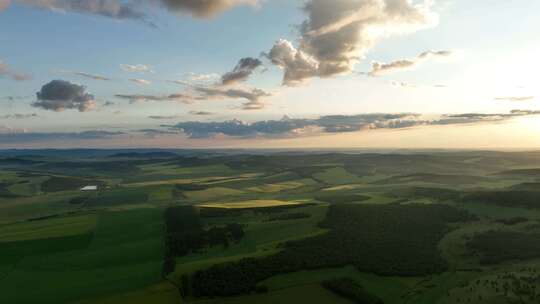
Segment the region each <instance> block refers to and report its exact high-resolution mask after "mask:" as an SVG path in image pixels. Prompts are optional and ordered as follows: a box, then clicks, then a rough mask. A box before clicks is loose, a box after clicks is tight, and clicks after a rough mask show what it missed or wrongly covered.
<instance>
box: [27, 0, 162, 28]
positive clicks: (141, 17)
mask: <svg viewBox="0 0 540 304" xmlns="http://www.w3.org/2000/svg"><path fill="white" fill-rule="evenodd" d="M17 2H18V3H21V4H24V5H28V6H33V7H37V8H41V9H48V10H52V11H60V12H75V13H81V14H92V15H99V16H103V17H108V18H113V19H119V20H129V19H131V20H138V21H142V22H145V23H147V24H150V25H153V24H152V23H151V22H149V21H148V20H147V16H146V14H145V13H144V12H143V11H142V10H139V8H138V7H137V6H136V5H135V3H136V1H120V0H17Z"/></svg>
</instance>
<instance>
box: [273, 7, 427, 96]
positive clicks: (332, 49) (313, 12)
mask: <svg viewBox="0 0 540 304" xmlns="http://www.w3.org/2000/svg"><path fill="white" fill-rule="evenodd" d="M431 2H432V1H428V0H425V1H423V2H422V3H413V2H412V1H410V0H333V1H328V0H309V1H307V2H306V4H305V6H304V9H303V10H304V12H305V13H306V14H307V20H305V21H304V22H303V23H302V24H301V26H300V39H299V44H298V47H295V46H293V44H292V43H290V42H289V41H287V40H284V39H281V40H278V41H277V42H276V44H275V45H274V46H273V47H272V49H271V50H270V51H269V52H268V53H265V54H264V55H265V56H266V57H267V58H268V59H269V60H270V61H271V62H272V63H273V64H275V65H277V66H278V67H280V68H281V69H282V70H284V77H283V84H284V85H289V86H290V85H298V84H300V83H302V82H303V81H305V80H307V79H309V78H312V77H331V76H334V75H338V74H344V73H350V72H352V70H353V67H354V65H355V64H356V63H357V62H358V61H359V60H360V59H362V58H363V57H364V56H365V55H366V54H367V52H368V51H369V50H370V49H371V48H372V47H373V46H374V45H375V44H376V43H377V42H378V41H379V40H380V39H382V38H384V37H388V36H392V35H398V34H406V33H413V32H416V31H418V30H421V29H425V28H428V27H431V26H433V25H435V24H436V22H437V17H438V16H437V15H436V14H435V13H434V12H432V10H431Z"/></svg>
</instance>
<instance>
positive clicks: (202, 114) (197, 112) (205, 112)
mask: <svg viewBox="0 0 540 304" xmlns="http://www.w3.org/2000/svg"><path fill="white" fill-rule="evenodd" d="M189 114H191V115H197V116H206V115H214V113H212V112H207V111H190V112H189Z"/></svg>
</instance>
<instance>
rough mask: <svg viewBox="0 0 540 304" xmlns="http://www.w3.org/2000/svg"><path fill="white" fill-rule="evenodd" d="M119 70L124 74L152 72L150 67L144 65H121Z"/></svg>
mask: <svg viewBox="0 0 540 304" xmlns="http://www.w3.org/2000/svg"><path fill="white" fill-rule="evenodd" d="M120 68H121V69H122V70H123V71H125V72H131V73H146V72H152V67H150V66H148V65H146V64H121V65H120Z"/></svg>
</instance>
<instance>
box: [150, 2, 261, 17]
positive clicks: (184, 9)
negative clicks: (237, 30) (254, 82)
mask: <svg viewBox="0 0 540 304" xmlns="http://www.w3.org/2000/svg"><path fill="white" fill-rule="evenodd" d="M160 1H161V3H163V5H164V6H165V7H166V8H167V9H169V10H170V11H173V12H178V13H187V14H190V15H192V16H194V17H198V18H211V17H214V16H216V15H218V14H220V13H222V12H224V11H226V10H229V9H231V8H233V7H235V6H239V5H255V4H257V2H258V0H160Z"/></svg>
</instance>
